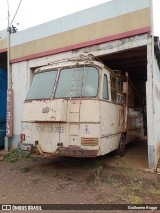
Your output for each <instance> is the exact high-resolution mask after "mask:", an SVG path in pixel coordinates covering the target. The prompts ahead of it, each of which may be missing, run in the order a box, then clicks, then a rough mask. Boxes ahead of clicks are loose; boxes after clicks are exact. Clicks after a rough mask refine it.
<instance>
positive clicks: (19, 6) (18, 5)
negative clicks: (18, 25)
mask: <svg viewBox="0 0 160 213" xmlns="http://www.w3.org/2000/svg"><path fill="white" fill-rule="evenodd" d="M21 3H22V0H20V2H19V5H18V7H17V10H16V12H15V14H14V17H13V19H12V21H11V25H12V23H13V21H14V19H15V17H16V15H17V12H18V10H19V7H20V5H21Z"/></svg>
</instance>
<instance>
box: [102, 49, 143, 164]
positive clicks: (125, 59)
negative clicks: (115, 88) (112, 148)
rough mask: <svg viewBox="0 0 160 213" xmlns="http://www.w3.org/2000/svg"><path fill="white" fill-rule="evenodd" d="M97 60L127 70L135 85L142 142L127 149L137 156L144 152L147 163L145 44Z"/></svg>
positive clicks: (113, 67) (115, 68)
mask: <svg viewBox="0 0 160 213" xmlns="http://www.w3.org/2000/svg"><path fill="white" fill-rule="evenodd" d="M99 60H101V61H102V62H103V63H104V64H105V65H107V66H109V67H110V68H111V69H112V70H120V71H122V72H127V73H128V75H129V77H130V79H131V81H132V82H133V84H134V86H135V89H136V93H137V94H136V95H137V96H138V97H139V99H140V100H141V103H142V106H141V112H142V113H143V125H144V140H143V142H144V143H143V144H142V143H136V145H135V146H133V147H132V145H128V146H131V147H129V150H128V151H129V152H130V150H132V148H133V149H135V152H136V154H138V155H139V157H142V153H143V154H145V156H144V157H145V161H146V164H147V112H146V81H147V46H141V47H138V48H132V49H128V50H125V51H120V52H116V53H112V54H108V55H103V56H100V57H99ZM136 146H137V149H136ZM138 147H139V148H138ZM137 150H138V151H137ZM132 151H133V150H132ZM132 151H131V152H132ZM140 152H141V153H140ZM129 159H130V158H129ZM132 160H133V159H132Z"/></svg>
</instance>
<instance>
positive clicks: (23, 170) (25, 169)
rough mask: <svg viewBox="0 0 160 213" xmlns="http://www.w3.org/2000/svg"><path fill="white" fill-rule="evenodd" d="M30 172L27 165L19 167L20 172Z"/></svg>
mask: <svg viewBox="0 0 160 213" xmlns="http://www.w3.org/2000/svg"><path fill="white" fill-rule="evenodd" d="M29 171H30V167H29V166H28V165H22V166H21V172H24V173H26V172H29Z"/></svg>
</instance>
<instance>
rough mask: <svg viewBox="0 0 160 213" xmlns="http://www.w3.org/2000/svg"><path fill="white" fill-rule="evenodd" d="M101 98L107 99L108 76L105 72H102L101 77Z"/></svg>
mask: <svg viewBox="0 0 160 213" xmlns="http://www.w3.org/2000/svg"><path fill="white" fill-rule="evenodd" d="M102 98H103V99H106V100H108V99H109V93H108V77H107V75H106V74H104V78H103V92H102Z"/></svg>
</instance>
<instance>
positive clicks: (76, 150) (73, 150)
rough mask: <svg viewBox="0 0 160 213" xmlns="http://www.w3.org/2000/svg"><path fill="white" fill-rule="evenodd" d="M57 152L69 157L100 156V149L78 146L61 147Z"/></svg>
mask: <svg viewBox="0 0 160 213" xmlns="http://www.w3.org/2000/svg"><path fill="white" fill-rule="evenodd" d="M57 154H58V155H60V156H68V157H96V156H98V150H96V149H95V150H88V149H83V148H80V147H77V146H68V147H59V148H58V149H57Z"/></svg>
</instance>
